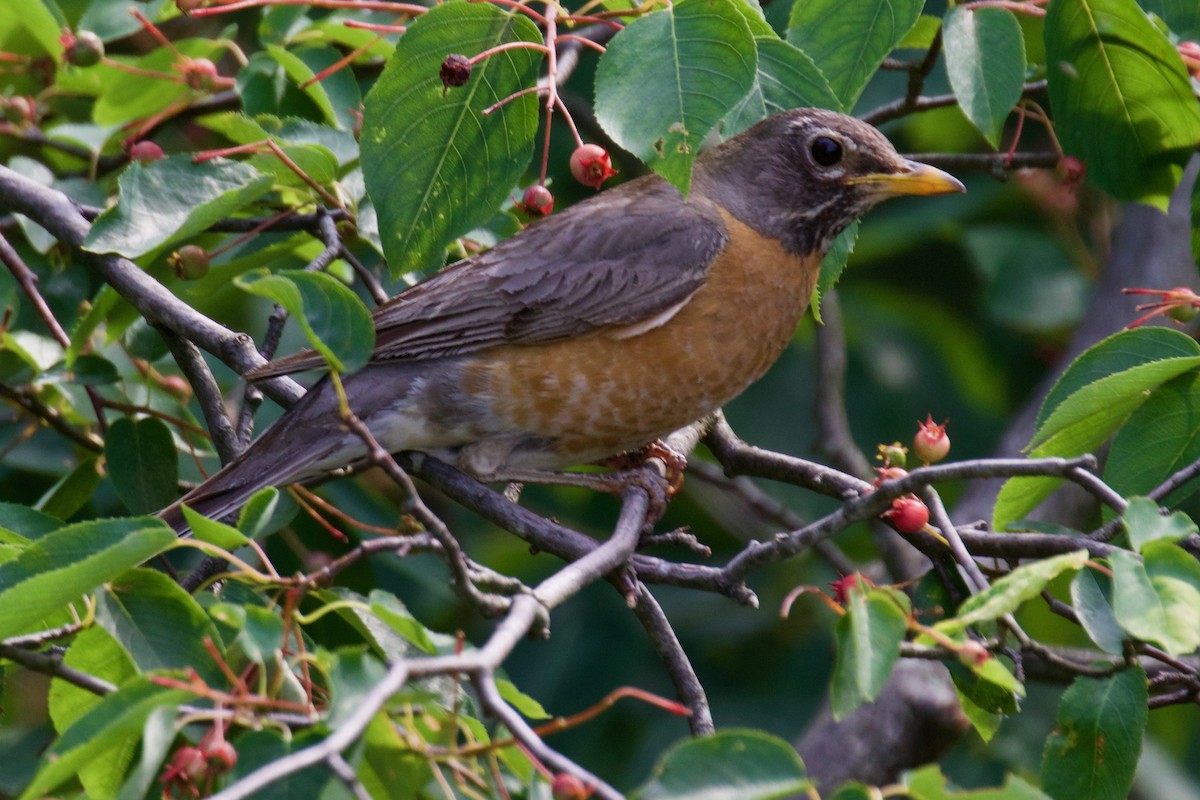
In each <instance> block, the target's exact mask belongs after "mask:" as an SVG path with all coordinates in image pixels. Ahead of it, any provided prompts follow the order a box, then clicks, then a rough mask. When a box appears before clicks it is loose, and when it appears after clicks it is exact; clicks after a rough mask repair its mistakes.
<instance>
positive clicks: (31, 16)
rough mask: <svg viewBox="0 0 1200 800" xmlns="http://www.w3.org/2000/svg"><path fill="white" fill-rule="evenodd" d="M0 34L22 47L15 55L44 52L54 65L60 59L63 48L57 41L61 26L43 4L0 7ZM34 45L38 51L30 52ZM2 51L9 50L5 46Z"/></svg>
mask: <svg viewBox="0 0 1200 800" xmlns="http://www.w3.org/2000/svg"><path fill="white" fill-rule="evenodd" d="M0 31H4V32H5V34H8V35H7V36H6V37H5V38H11V39H13V40H15V42H14V43H20V44H21V45H23V47H22V48H21V50H20V51H19V52H44V53H47V54H49V55H51V56H53V57H54V59H55V61H58V60H61V58H62V52H63V46H62V43H61V42H59V40H58V37H59V36H60V35H61V33H62V25H61V23H60V22H59V21H58V20H57V19H55V18H54V14H53V12H51V10H50V8H49V7H47V5H46V4H45V3H42V2H32V3H0ZM10 32H11V33H10ZM35 44H36V45H37V46H38V47H40V48H41V49H40V51H38V50H33V49H32V48H31V45H35ZM27 48H29V49H27ZM6 49H10V50H11V49H12V47H11V44H9V43H6Z"/></svg>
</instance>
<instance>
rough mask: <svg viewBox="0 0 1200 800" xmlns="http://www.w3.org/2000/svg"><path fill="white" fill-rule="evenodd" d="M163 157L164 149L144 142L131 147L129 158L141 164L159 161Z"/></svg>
mask: <svg viewBox="0 0 1200 800" xmlns="http://www.w3.org/2000/svg"><path fill="white" fill-rule="evenodd" d="M163 155H164V154H163V149H162V148H161V147H159V146H158V145H156V144H155V143H154V142H149V141H146V140H142V141H140V142H134V143H133V144H131V145H129V157H130V158H131V159H133V160H134V161H137V162H139V163H141V164H149V163H150V162H151V161H158V160H159V159H160V158H162V157H163Z"/></svg>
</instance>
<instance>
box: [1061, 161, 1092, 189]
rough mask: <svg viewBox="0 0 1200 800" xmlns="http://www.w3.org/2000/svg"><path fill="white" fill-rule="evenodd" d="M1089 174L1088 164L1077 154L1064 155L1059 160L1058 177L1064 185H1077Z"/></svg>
mask: <svg viewBox="0 0 1200 800" xmlns="http://www.w3.org/2000/svg"><path fill="white" fill-rule="evenodd" d="M1086 176H1087V166H1086V165H1085V164H1084V163H1083V162H1082V161H1080V160H1079V159H1078V158H1076V157H1075V156H1063V157H1062V159H1061V160H1060V161H1059V162H1058V177H1059V180H1060V181H1062V183H1063V185H1064V186H1077V185H1079V184H1080V183H1083V179H1084V177H1086Z"/></svg>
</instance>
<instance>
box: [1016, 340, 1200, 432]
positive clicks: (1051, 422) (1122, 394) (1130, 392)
mask: <svg viewBox="0 0 1200 800" xmlns="http://www.w3.org/2000/svg"><path fill="white" fill-rule="evenodd" d="M1197 367H1200V355H1195V356H1188V357H1184V358H1164V359H1160V360H1158V361H1152V362H1149V363H1146V364H1138V365H1137V366H1134V367H1130V368H1129V369H1127V370H1123V371H1121V372H1118V373H1115V374H1113V375H1108V376H1106V377H1104V378H1101V379H1099V380H1097V381H1095V382H1094V383H1091V384H1088V385H1087V386H1084V387H1083V388H1082V389H1080V390H1079V391H1077V392H1075V393H1074V394H1072V395H1071V396H1070V397H1068V398H1066V399H1065V400H1063V401H1062V402H1061V403H1060V404H1059V405H1058V407H1057V408H1055V409H1054V411H1053V413H1051V414H1050V416H1049V418H1048V419H1047V420H1046V421H1045V422H1044V423H1043V424H1042V425H1041V426H1039V427H1038V430H1037V432H1036V433H1035V434H1034V436H1033V440H1032V441H1031V442H1030V446H1031V447H1034V448H1035V452H1038V451H1043V452H1053V453H1056V454H1060V455H1076V454H1078V453H1079V452H1082V450H1081V449H1079V448H1080V443H1082V442H1088V445H1085V447H1094V446H1095V445H1097V444H1099V443H1101V442H1103V441H1104V440H1105V439H1107V438H1108V436H1109V434H1111V433H1112V432H1113V430H1114V429H1115V427H1116V425H1118V424H1120V422H1121V421H1123V420H1124V419H1126V418H1127V417H1128V416H1129V414H1130V413H1132V412H1133V410H1134V409H1135V408H1137V407H1138V406H1140V405H1141V404H1142V403H1144V402H1145V401H1146V397H1147V396H1148V394H1149V391H1150V390H1151V389H1154V388H1155V387H1157V386H1158V385H1159V384H1161V383H1164V382H1165V381H1169V380H1171V379H1172V378H1174V377H1176V376H1178V375H1182V374H1183V373H1185V372H1188V371H1190V370H1194V369H1196V368H1197ZM1050 444H1053V445H1054V447H1053V449H1052V450H1049V451H1046V450H1044V448H1045V447H1046V446H1047V445H1050ZM1071 451H1074V452H1071Z"/></svg>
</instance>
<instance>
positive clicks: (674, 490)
mask: <svg viewBox="0 0 1200 800" xmlns="http://www.w3.org/2000/svg"><path fill="white" fill-rule="evenodd" d="M652 459H657V460H658V461H660V462H661V463H662V472H661V475H662V479H663V480H664V481H666V499H668V500H670V499H671V498H672V497H674V496H675V495H676V494H678V493H679V490H680V489H682V488H683V472H684V470H685V469H687V457H686V456H685V455H683V453H680V452H678V451H676V450H674V449H672V448H671V447H670V446H669V445H668V444H667V443H666V442H664V441H663V440H662V439H655V440H654V441H653V442H647V443H646V444H644V445H642V446H641V447H639V448H638V449H637V450H627V451H626V452H624V453H618V454H617V455H615V456H609V457H608V458H605V459H602V460H600V461H598V462H596V463H597V464H598V465H599V466H602V467H610V468H611V469H613V470H614V471H615V472H614V474H619V473H622V472H630V471H634V470H639V469H643V468H645V467H650V466H652V465H651V464H650V463H649V462H650V461H651V460H652Z"/></svg>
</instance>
